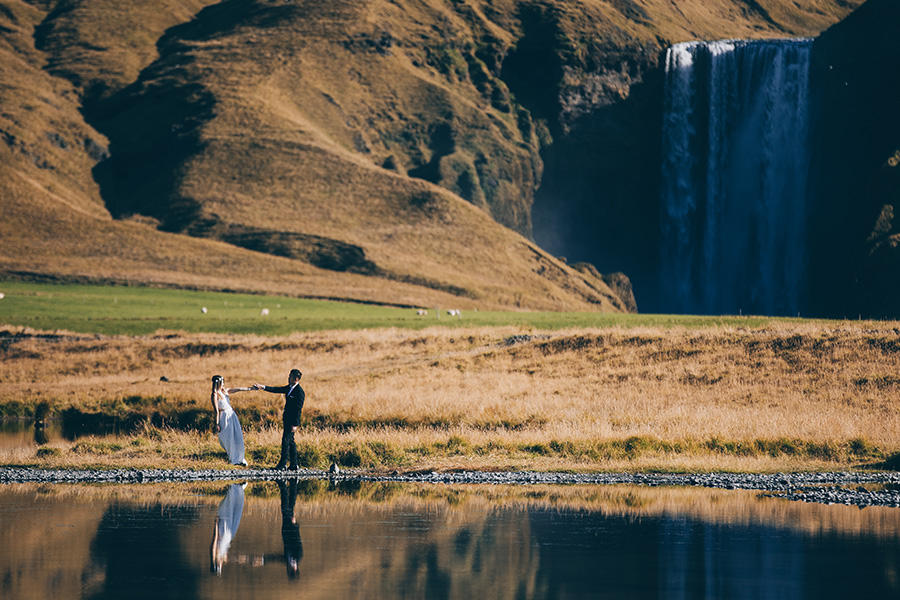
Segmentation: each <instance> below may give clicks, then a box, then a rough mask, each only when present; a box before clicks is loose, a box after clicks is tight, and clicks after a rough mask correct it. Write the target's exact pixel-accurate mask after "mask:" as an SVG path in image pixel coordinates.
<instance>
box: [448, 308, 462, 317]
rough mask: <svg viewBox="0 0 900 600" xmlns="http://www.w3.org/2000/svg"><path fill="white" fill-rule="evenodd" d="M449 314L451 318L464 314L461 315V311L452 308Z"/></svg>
mask: <svg viewBox="0 0 900 600" xmlns="http://www.w3.org/2000/svg"><path fill="white" fill-rule="evenodd" d="M447 314H448V315H450V316H451V317H458V316H460V315H461V314H462V313H460V312H459V309H457V308H451V309H450V310H448V311H447Z"/></svg>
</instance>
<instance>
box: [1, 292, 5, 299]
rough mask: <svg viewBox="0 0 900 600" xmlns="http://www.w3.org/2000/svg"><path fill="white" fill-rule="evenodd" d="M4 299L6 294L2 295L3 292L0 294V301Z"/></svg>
mask: <svg viewBox="0 0 900 600" xmlns="http://www.w3.org/2000/svg"><path fill="white" fill-rule="evenodd" d="M4 298H6V294H4V293H3V292H0V300H3V299H4Z"/></svg>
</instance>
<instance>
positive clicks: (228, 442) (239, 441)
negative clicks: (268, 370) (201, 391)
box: [210, 375, 253, 466]
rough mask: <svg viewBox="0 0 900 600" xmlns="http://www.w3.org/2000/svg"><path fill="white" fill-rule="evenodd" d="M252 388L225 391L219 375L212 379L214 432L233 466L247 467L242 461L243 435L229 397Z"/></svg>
mask: <svg viewBox="0 0 900 600" xmlns="http://www.w3.org/2000/svg"><path fill="white" fill-rule="evenodd" d="M252 389H253V388H249V387H243V388H230V389H225V380H224V379H223V378H222V376H221V375H215V376H214V377H213V378H212V395H211V396H210V400H212V405H213V410H214V411H216V431H217V432H219V443H220V444H222V448H224V449H225V452H227V453H228V462H230V463H231V464H233V465H244V466H247V461H246V460H244V434H243V432H241V424H240V422H239V421H238V418H237V415H236V414H235V413H234V409H233V408H231V402H230V398H229V396H230V395H231V394H233V393H234V392H249V391H250V390H252Z"/></svg>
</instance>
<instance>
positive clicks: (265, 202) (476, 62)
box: [0, 0, 858, 310]
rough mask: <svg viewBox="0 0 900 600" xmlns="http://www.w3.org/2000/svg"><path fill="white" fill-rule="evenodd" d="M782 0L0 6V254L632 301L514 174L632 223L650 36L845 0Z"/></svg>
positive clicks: (528, 301) (97, 270) (616, 306)
mask: <svg viewBox="0 0 900 600" xmlns="http://www.w3.org/2000/svg"><path fill="white" fill-rule="evenodd" d="M789 4H790V5H789V6H786V5H784V3H782V2H774V1H763V0H759V1H752V2H749V1H741V0H719V1H717V2H709V1H700V0H686V1H684V2H678V3H677V4H676V3H672V2H667V1H662V0H645V1H628V0H613V1H600V0H580V1H578V0H560V1H556V2H551V1H535V0H494V1H488V0H452V1H451V0H418V1H416V0H373V1H372V2H365V3H363V2H357V1H353V0H331V1H329V2H320V1H318V0H289V1H286V0H224V1H221V2H213V1H205V0H195V1H187V2H176V1H174V0H166V1H152V0H137V1H134V2H128V3H122V2H117V1H115V0H32V1H29V2H26V1H25V0H0V53H2V56H0V58H2V61H0V108H2V112H0V136H2V137H0V140H2V141H3V142H4V143H3V144H0V159H2V160H0V206H2V210H3V213H4V219H3V222H2V223H0V240H2V244H0V269H2V270H3V271H5V272H7V273H12V272H25V273H37V274H43V275H47V276H58V277H69V278H71V277H76V276H77V277H93V278H98V279H108V280H118V281H133V282H145V283H165V284H173V285H192V286H199V287H229V288H237V289H251V290H254V289H255V290H259V291H273V290H279V291H282V292H287V293H291V294H298V295H315V296H327V297H342V298H348V299H356V300H366V301H380V302H393V303H400V304H410V305H414V304H424V305H434V304H441V305H447V304H448V303H454V304H456V305H459V306H460V307H462V308H468V307H478V306H482V307H497V306H507V307H516V306H518V307H524V308H532V309H592V308H599V309H603V310H627V309H633V307H634V304H633V299H632V298H631V295H630V285H629V283H628V281H627V279H625V278H623V277H621V276H616V277H602V276H600V275H599V273H597V271H596V269H593V268H588V267H581V268H578V269H574V268H571V267H569V266H567V265H566V264H565V263H564V262H562V261H559V260H557V259H555V258H553V257H552V256H550V255H548V254H547V253H546V252H544V251H543V250H541V249H540V248H538V247H537V246H536V245H535V244H534V243H532V242H531V241H529V240H530V237H531V236H532V230H533V229H532V203H533V201H534V194H535V190H549V191H551V192H553V196H554V198H557V197H558V196H560V195H563V194H565V195H566V202H565V203H564V204H565V205H564V206H562V207H560V206H559V205H554V204H553V203H545V208H544V210H543V211H540V212H539V213H537V214H540V215H547V214H552V215H559V214H562V215H566V214H569V215H570V218H572V219H575V220H578V219H579V217H578V214H579V212H580V211H581V210H582V208H583V207H584V206H604V207H610V208H608V209H604V210H612V211H613V213H615V212H616V211H618V212H619V213H621V214H625V213H628V214H630V215H631V218H640V217H643V218H646V217H647V213H646V210H645V209H646V206H647V205H648V203H651V202H652V200H650V199H649V198H650V195H651V194H650V190H651V188H652V184H653V183H652V182H653V177H652V176H651V177H646V176H644V175H645V174H646V173H648V172H649V171H650V169H649V168H648V167H647V165H645V164H641V165H640V166H641V169H635V165H634V164H632V163H633V162H634V161H636V160H637V159H638V157H640V162H641V163H643V162H644V161H647V156H646V149H647V148H648V147H649V148H651V149H652V147H653V145H652V142H650V141H649V138H650V135H651V134H650V133H649V132H650V131H651V127H652V119H651V120H650V121H649V122H648V121H647V120H646V119H645V117H646V116H647V115H648V114H651V112H650V108H651V107H652V106H653V95H652V94H649V93H643V94H642V92H641V90H642V88H643V89H646V88H652V85H649V84H647V83H646V82H645V79H647V80H650V81H651V82H652V76H653V75H652V74H653V73H654V72H655V71H656V69H657V61H658V53H659V51H660V50H661V49H662V48H663V46H664V45H665V44H667V43H669V42H674V41H681V40H683V39H689V38H692V37H737V36H741V37H744V36H748V37H749V36H755V37H760V36H774V35H788V34H790V35H796V34H809V33H813V32H817V31H820V30H821V29H823V28H825V27H826V26H828V25H830V24H832V23H834V22H835V21H837V20H838V19H839V18H841V17H842V16H844V15H845V14H846V13H847V12H849V10H850V9H851V8H853V7H854V6H855V5H857V4H858V3H857V2H848V1H844V0H806V1H803V2H794V3H789ZM635 131H638V135H637V136H636V137H635V136H634V135H633V133H634V132H635ZM586 136H587V137H586ZM645 138H646V139H645ZM645 142H646V143H645ZM542 151H543V154H544V156H546V157H548V161H549V162H548V164H550V165H551V168H550V170H549V172H548V176H549V181H548V182H547V184H546V185H545V186H544V187H541V181H542V177H543V176H544V164H543V160H542V156H541V152H542ZM588 157H599V158H600V159H601V160H600V161H597V162H598V163H599V164H601V165H602V166H601V168H600V169H599V171H598V169H596V168H595V167H594V166H593V165H592V164H591V163H590V162H588V160H587V158H588ZM651 158H652V157H651ZM594 164H597V163H594ZM598 172H599V173H600V174H601V176H600V177H598V176H597V173H598ZM623 174H625V175H626V176H627V177H629V178H634V179H635V180H637V181H638V182H637V183H629V182H624V183H623V181H622V176H623ZM617 178H618V179H617ZM598 187H599V188H602V189H604V190H607V189H608V190H611V191H612V192H613V196H612V198H611V199H606V198H605V199H603V200H602V201H601V202H598V201H597V198H596V195H595V194H594V193H593V192H595V191H596V189H597V188H598ZM635 191H637V192H638V193H637V194H634V193H633V192H635ZM548 207H549V208H548ZM572 207H576V210H574V211H573V210H571V209H572ZM582 214H583V215H585V217H586V219H583V220H588V219H596V217H597V215H596V211H593V210H585V211H584V212H583V213H582ZM654 214H655V213H654ZM619 216H621V215H619ZM608 221H609V220H608ZM606 228H607V229H608V230H609V231H612V230H615V229H616V226H615V225H614V224H611V225H609V226H606ZM600 230H601V231H603V229H602V228H601V229H600ZM185 234H187V235H185ZM564 235H565V234H564ZM588 235H590V234H588ZM631 244H633V243H631ZM551 249H553V248H552V245H551ZM621 250H622V252H624V253H628V252H631V251H632V248H631V247H630V245H629V243H624V242H623V245H622V248H621ZM600 266H601V270H602V269H603V265H600ZM610 286H612V287H610Z"/></svg>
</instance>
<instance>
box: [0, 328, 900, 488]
mask: <svg viewBox="0 0 900 600" xmlns="http://www.w3.org/2000/svg"><path fill="white" fill-rule="evenodd" d="M896 328H897V323H875V322H862V323H851V322H825V323H811V322H810V323H784V324H772V325H769V326H766V327H765V328H755V329H754V328H741V327H714V328H700V329H677V328H676V329H662V328H643V329H579V330H567V331H558V332H552V333H543V332H532V331H523V330H519V329H514V328H479V329H456V330H444V329H437V328H435V329H428V330H425V331H420V332H413V331H405V330H393V329H391V330H370V331H362V332H349V331H346V332H345V331H336V332H320V333H307V334H296V335H293V336H290V337H285V338H264V337H255V336H228V335H186V334H179V333H174V332H173V333H165V332H162V333H159V334H157V335H155V336H147V337H136V338H128V337H95V336H75V335H72V336H65V335H63V336H61V337H58V338H51V339H48V338H42V337H40V336H29V335H22V336H19V337H15V338H13V341H12V342H11V343H9V344H8V345H7V346H6V348H5V351H4V353H5V358H4V361H3V366H2V370H0V379H2V382H0V405H4V404H5V405H6V406H13V405H16V403H22V405H23V406H31V405H33V404H35V403H36V402H37V401H39V400H47V401H50V402H51V404H52V405H53V406H54V408H55V410H56V411H57V413H59V412H61V411H62V410H63V409H64V408H65V407H67V406H74V407H78V408H79V409H80V410H82V411H85V412H92V411H97V412H106V413H108V414H113V415H119V416H122V415H127V414H129V413H139V414H143V415H150V414H153V413H154V412H155V413H158V414H161V415H163V416H167V418H169V419H170V422H175V421H176V420H177V417H178V415H183V414H187V413H191V411H193V412H194V413H199V415H200V416H199V417H196V416H195V417H194V419H193V420H192V421H191V423H192V424H195V425H196V424H199V425H200V426H201V427H202V426H203V425H204V423H209V421H208V420H205V419H206V418H207V417H205V416H204V415H205V414H206V411H207V406H208V387H209V384H208V381H209V378H210V377H211V375H213V374H222V375H224V376H225V379H226V385H231V386H238V385H240V386H243V385H248V384H250V383H253V382H254V381H260V382H263V383H268V384H280V383H281V382H282V381H283V380H285V379H286V374H287V372H288V371H289V370H290V369H291V368H292V367H294V366H297V367H299V368H301V369H302V370H303V371H304V373H305V375H304V378H303V385H304V388H305V389H306V392H307V403H306V407H305V409H304V423H305V425H304V427H303V428H302V430H301V431H300V432H299V434H298V435H297V440H298V444H299V445H300V448H301V454H303V455H304V456H305V459H304V460H305V462H306V463H307V464H309V465H311V466H324V465H327V463H328V462H329V461H330V460H334V459H337V460H338V461H339V462H342V464H345V465H349V466H361V467H368V468H384V469H421V468H437V469H483V468H492V469H496V468H531V469H576V470H582V471H594V470H631V469H644V470H655V469H659V470H666V471H672V470H675V471H695V470H729V471H732V470H733V471H739V470H740V471H773V470H799V469H834V468H846V467H851V466H854V465H860V464H872V463H878V462H881V461H883V460H885V459H887V458H890V457H891V456H893V455H894V454H896V453H897V452H898V451H900V443H898V438H897V433H898V431H900V405H898V403H897V399H898V393H900V376H898V375H897V373H898V372H900V369H898V367H900V341H898V338H897V329H896ZM513 336H525V337H519V338H516V337H513ZM514 340H524V341H518V342H515V343H511V342H513V341H514ZM162 376H165V377H166V378H167V379H168V380H169V381H167V382H162V381H160V377H162ZM233 404H234V406H235V407H236V410H237V412H238V414H239V416H241V418H242V422H243V423H244V425H245V428H247V429H249V431H248V432H247V434H246V437H247V445H248V456H249V457H251V462H256V463H257V464H259V463H263V464H266V463H267V462H268V461H270V460H274V458H275V457H276V455H277V446H278V442H279V436H280V433H279V430H278V427H277V419H278V414H279V411H280V398H279V397H277V396H275V395H272V394H266V393H262V392H245V393H241V394H236V395H235V396H234V397H233ZM108 443H109V442H108V441H104V440H88V441H85V440H81V441H76V442H60V443H58V444H55V445H56V446H57V447H58V448H59V452H58V453H53V452H49V451H44V454H46V455H47V456H46V457H45V458H44V459H42V460H38V459H37V458H35V457H34V456H29V455H28V453H23V452H21V451H20V452H18V453H15V452H13V453H10V454H8V455H6V456H3V457H0V462H3V463H5V464H14V463H15V464H20V463H33V462H38V463H41V464H48V465H70V466H77V465H84V464H108V465H114V464H137V465H140V466H154V465H155V466H159V465H160V464H162V463H164V464H166V465H171V466H190V465H210V464H213V465H216V464H219V465H223V464H224V461H223V460H222V456H223V453H222V452H221V450H220V449H219V448H218V445H217V443H216V440H215V438H214V437H213V436H212V435H211V434H210V433H208V432H201V433H197V432H193V431H176V430H172V429H167V428H165V427H163V428H161V429H160V428H156V427H147V428H145V429H144V430H143V431H140V432H138V434H137V436H136V437H135V438H133V439H132V438H128V437H125V438H123V439H122V440H119V441H116V442H114V443H115V444H117V446H116V447H115V448H113V450H110V447H109V446H108V445H104V444H108ZM79 444H81V445H80V446H79ZM32 452H33V451H32Z"/></svg>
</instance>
